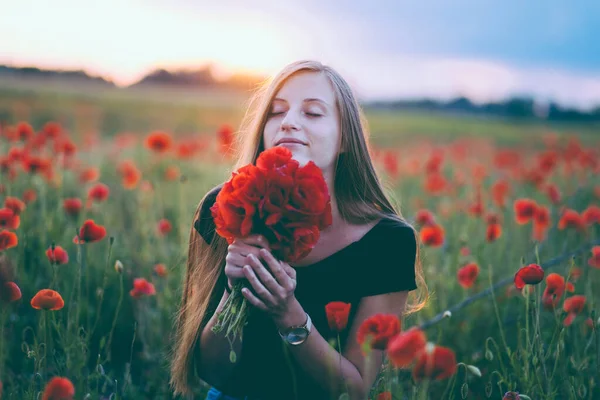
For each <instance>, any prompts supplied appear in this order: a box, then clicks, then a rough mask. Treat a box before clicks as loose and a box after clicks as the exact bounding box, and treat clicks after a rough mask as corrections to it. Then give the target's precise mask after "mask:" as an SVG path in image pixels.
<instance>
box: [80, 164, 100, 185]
mask: <svg viewBox="0 0 600 400" xmlns="http://www.w3.org/2000/svg"><path fill="white" fill-rule="evenodd" d="M99 178H100V170H99V169H98V168H96V167H90V168H86V169H84V170H83V171H81V173H80V174H79V182H81V183H90V182H96V181H97V180H98V179H99Z"/></svg>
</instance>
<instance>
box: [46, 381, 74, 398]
mask: <svg viewBox="0 0 600 400" xmlns="http://www.w3.org/2000/svg"><path fill="white" fill-rule="evenodd" d="M73 396H75V386H73V384H72V383H71V381H70V380H68V379H67V378H62V377H58V376H55V377H54V378H52V379H50V381H49V382H48V384H47V385H46V388H45V389H44V394H43V396H42V400H73Z"/></svg>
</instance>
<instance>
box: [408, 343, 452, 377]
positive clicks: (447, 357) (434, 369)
mask: <svg viewBox="0 0 600 400" xmlns="http://www.w3.org/2000/svg"><path fill="white" fill-rule="evenodd" d="M456 369H457V365H456V355H455V354H454V351H452V350H450V349H449V348H447V347H442V346H433V349H431V348H429V346H426V348H425V350H424V351H421V352H420V353H419V354H418V355H417V362H416V364H415V366H414V368H413V372H412V376H413V379H414V380H415V381H416V382H419V381H421V380H423V379H425V378H427V379H434V380H438V381H439V380H443V379H447V378H449V377H451V376H452V375H454V374H455V373H456Z"/></svg>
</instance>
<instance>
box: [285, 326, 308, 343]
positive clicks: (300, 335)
mask: <svg viewBox="0 0 600 400" xmlns="http://www.w3.org/2000/svg"><path fill="white" fill-rule="evenodd" d="M307 336H308V331H307V330H306V329H304V328H294V329H292V330H291V331H290V332H288V334H287V335H286V340H287V342H288V343H289V344H300V343H302V342H304V341H305V340H306V337H307Z"/></svg>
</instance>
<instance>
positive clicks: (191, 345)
mask: <svg viewBox="0 0 600 400" xmlns="http://www.w3.org/2000/svg"><path fill="white" fill-rule="evenodd" d="M298 72H314V73H322V74H324V75H325V76H326V77H327V78H328V79H329V81H330V82H331V84H332V86H333V89H334V92H335V97H336V102H337V107H338V111H339V118H340V129H341V144H340V150H341V151H340V152H339V155H338V159H337V165H336V171H335V182H334V188H333V197H334V198H335V199H336V202H337V206H338V210H339V213H340V216H341V217H342V218H343V219H344V220H346V221H348V222H351V223H359V224H360V223H366V222H369V221H373V220H376V219H379V218H388V219H390V218H391V219H395V220H397V221H400V222H406V221H405V220H404V218H403V217H402V215H401V214H400V212H399V211H397V210H396V209H395V208H394V207H393V206H392V204H391V203H390V201H389V200H388V198H387V197H386V195H385V194H384V190H383V188H382V185H381V183H380V180H379V178H378V176H377V172H376V170H375V167H374V165H373V162H372V160H371V157H370V153H369V148H368V142H367V139H368V135H367V128H366V126H367V125H366V121H365V119H364V116H363V114H362V111H361V109H360V107H359V105H358V102H357V100H356V98H355V96H354V94H353V92H352V89H351V88H350V86H349V85H348V83H347V82H346V81H345V80H344V79H343V78H342V77H341V76H340V75H339V74H338V73H337V72H336V71H335V70H333V69H332V68H331V67H329V66H326V65H323V64H321V63H320V62H317V61H297V62H294V63H291V64H289V65H287V66H286V67H285V68H283V70H281V71H280V72H279V74H277V75H276V76H274V77H273V78H272V80H271V81H270V82H265V84H264V85H262V87H261V88H260V89H259V90H258V91H257V92H256V93H255V95H254V96H253V97H252V99H251V100H250V104H249V107H248V111H247V112H246V115H245V116H244V119H243V121H242V125H241V128H240V132H239V134H238V135H237V139H238V146H237V147H236V148H237V150H238V154H237V163H236V165H235V166H234V167H233V169H234V170H235V169H237V168H239V167H241V166H244V165H247V164H249V163H254V162H255V161H256V159H257V158H258V155H259V154H260V153H261V152H262V151H263V150H264V146H263V140H262V138H263V131H264V127H265V124H266V121H267V115H268V112H269V109H270V107H271V102H272V101H273V98H274V97H275V95H276V94H277V92H278V91H279V90H280V88H281V87H282V86H283V85H284V83H285V82H286V81H287V79H289V78H290V77H291V76H292V75H294V74H296V73H298ZM205 199H206V196H205V197H204V199H202V201H200V204H198V208H197V209H196V213H195V214H194V219H193V220H192V225H193V222H194V221H196V220H197V219H198V218H199V216H200V210H201V209H202V205H203V202H204V200H205ZM413 231H414V230H413ZM415 240H416V242H417V257H416V264H415V274H416V280H417V285H418V286H419V290H418V291H416V292H411V294H410V296H409V299H410V300H411V301H410V302H409V304H407V307H406V313H412V312H415V311H418V310H420V309H421V308H423V306H424V305H425V303H426V301H427V298H428V290H427V285H426V283H425V279H424V277H423V270H422V265H421V257H420V249H419V248H420V246H419V237H418V235H417V233H416V232H415ZM226 251H227V242H226V241H225V240H224V239H223V238H221V237H220V236H218V235H215V236H214V238H213V240H212V241H211V243H210V244H208V243H206V242H205V241H204V240H203V239H202V238H201V237H200V235H199V234H198V233H197V232H196V230H195V229H194V227H193V226H192V228H191V229H190V236H189V249H188V260H187V272H186V277H185V284H184V288H183V295H182V302H181V307H180V310H179V312H178V315H177V334H176V343H175V350H174V354H173V358H172V363H171V385H172V386H173V388H174V390H175V393H188V392H189V382H190V378H192V377H193V371H194V365H195V363H194V356H195V354H194V353H195V351H194V350H195V349H196V344H197V341H198V340H199V337H200V334H201V332H202V329H203V328H204V327H203V326H202V325H203V324H204V321H206V320H207V318H206V317H207V315H205V314H206V313H207V308H208V305H209V300H210V297H211V294H212V292H213V290H214V291H216V292H215V293H222V292H223V290H224V287H222V285H218V284H217V280H218V278H219V274H220V272H221V269H222V268H223V265H224V261H225V256H226ZM218 286H221V287H218ZM208 317H209V316H208ZM197 355H198V353H197V352H196V356H197Z"/></svg>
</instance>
